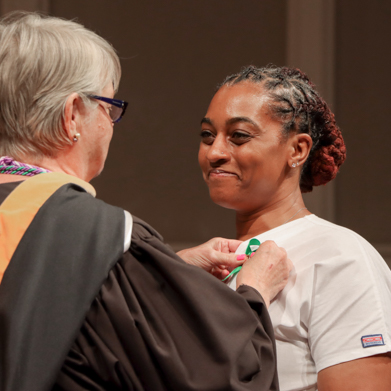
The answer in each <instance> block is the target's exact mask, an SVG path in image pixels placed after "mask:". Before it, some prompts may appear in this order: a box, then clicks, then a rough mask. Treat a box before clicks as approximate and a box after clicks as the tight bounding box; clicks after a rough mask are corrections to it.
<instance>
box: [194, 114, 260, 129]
mask: <svg viewBox="0 0 391 391" xmlns="http://www.w3.org/2000/svg"><path fill="white" fill-rule="evenodd" d="M238 122H247V123H249V124H251V125H253V126H254V127H255V128H257V129H258V130H260V128H259V126H258V125H257V124H256V123H255V122H254V121H253V120H252V119H251V118H248V117H233V118H230V119H229V120H227V121H226V122H225V124H226V125H233V124H236V123H238ZM202 124H208V125H212V126H213V122H212V120H211V119H210V118H208V117H204V118H202V120H201V125H202Z"/></svg>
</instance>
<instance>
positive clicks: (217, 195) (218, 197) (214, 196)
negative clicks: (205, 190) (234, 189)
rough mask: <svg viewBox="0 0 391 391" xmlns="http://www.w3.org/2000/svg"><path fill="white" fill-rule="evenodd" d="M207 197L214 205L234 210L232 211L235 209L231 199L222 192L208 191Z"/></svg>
mask: <svg viewBox="0 0 391 391" xmlns="http://www.w3.org/2000/svg"><path fill="white" fill-rule="evenodd" d="M209 196H210V198H211V200H212V201H213V202H214V203H215V204H216V205H219V206H222V207H223V208H226V209H234V210H236V209H237V208H236V207H235V205H236V203H235V201H234V200H233V199H232V198H233V197H230V196H229V195H227V193H226V192H224V191H215V190H211V189H209Z"/></svg>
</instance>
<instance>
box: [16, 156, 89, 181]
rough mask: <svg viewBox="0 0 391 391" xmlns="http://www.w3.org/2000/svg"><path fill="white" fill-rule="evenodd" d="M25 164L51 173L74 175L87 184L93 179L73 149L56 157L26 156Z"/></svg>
mask: <svg viewBox="0 0 391 391" xmlns="http://www.w3.org/2000/svg"><path fill="white" fill-rule="evenodd" d="M23 162H24V163H28V164H34V165H37V166H39V167H42V168H45V169H47V170H49V171H53V172H62V173H64V174H68V175H72V176H74V177H77V178H80V179H82V180H84V181H86V182H89V181H90V180H91V179H92V177H90V176H89V175H88V172H87V170H83V167H84V164H82V163H81V162H80V161H79V159H78V156H77V155H76V154H74V153H73V150H72V149H64V150H62V151H60V152H59V153H58V154H57V155H56V156H55V157H48V156H44V157H38V158H37V157H35V156H24V158H23Z"/></svg>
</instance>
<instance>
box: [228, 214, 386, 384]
mask: <svg viewBox="0 0 391 391" xmlns="http://www.w3.org/2000/svg"><path fill="white" fill-rule="evenodd" d="M256 238H257V239H259V241H260V242H261V243H262V242H264V241H266V240H274V241H275V242H276V243H277V245H279V246H280V247H283V248H285V249H286V251H287V253H288V257H289V258H290V259H291V260H292V262H293V264H294V270H293V271H292V273H291V276H290V278H289V282H288V284H287V286H286V287H285V288H284V290H283V291H282V292H280V293H279V294H278V295H277V297H276V298H275V299H274V300H273V301H272V303H271V304H270V308H269V313H270V317H271V319H272V322H273V326H274V332H275V336H276V343H277V366H278V375H279V379H280V387H281V391H288V390H311V391H312V390H317V385H316V383H317V373H318V372H319V371H321V370H322V369H324V368H327V367H329V366H332V365H336V364H339V363H342V362H346V361H351V360H354V359H357V358H362V357H368V356H372V355H375V354H381V353H385V352H388V351H391V272H390V269H389V268H388V266H387V264H386V263H385V262H384V260H383V258H382V257H381V256H380V255H379V253H378V252H377V251H376V250H375V249H374V248H373V247H372V246H371V245H370V244H369V243H368V242H367V241H366V240H365V239H363V238H362V237H361V236H359V235H357V234H356V233H354V232H353V231H351V230H349V229H347V228H343V227H340V226H338V225H335V224H332V223H329V222H328V221H326V220H323V219H320V218H319V217H316V216H315V215H308V216H306V217H304V218H301V219H298V220H294V221H292V222H289V223H287V224H284V225H281V226H280V227H277V228H274V229H272V230H270V231H268V232H265V233H263V234H261V235H258V236H256ZM247 244H248V241H246V242H244V243H242V244H241V245H240V246H239V248H238V250H237V251H236V253H240V254H243V253H244V252H245V250H246V248H247ZM235 280H236V278H234V279H233V280H232V281H230V283H229V285H230V286H231V287H232V288H233V289H235V286H236V281H235Z"/></svg>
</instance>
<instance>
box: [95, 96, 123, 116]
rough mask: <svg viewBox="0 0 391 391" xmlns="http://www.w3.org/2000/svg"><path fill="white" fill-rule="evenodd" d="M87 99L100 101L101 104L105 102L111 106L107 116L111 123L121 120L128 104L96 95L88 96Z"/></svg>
mask: <svg viewBox="0 0 391 391" xmlns="http://www.w3.org/2000/svg"><path fill="white" fill-rule="evenodd" d="M88 97H89V98H91V99H96V100H101V101H102V102H106V103H108V104H110V105H111V106H110V108H109V109H110V110H109V115H110V118H111V120H112V121H113V123H116V122H119V121H120V120H121V118H122V117H123V116H124V114H125V111H126V108H127V107H128V102H125V101H124V100H118V99H111V98H106V97H104V96H98V95H88Z"/></svg>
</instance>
